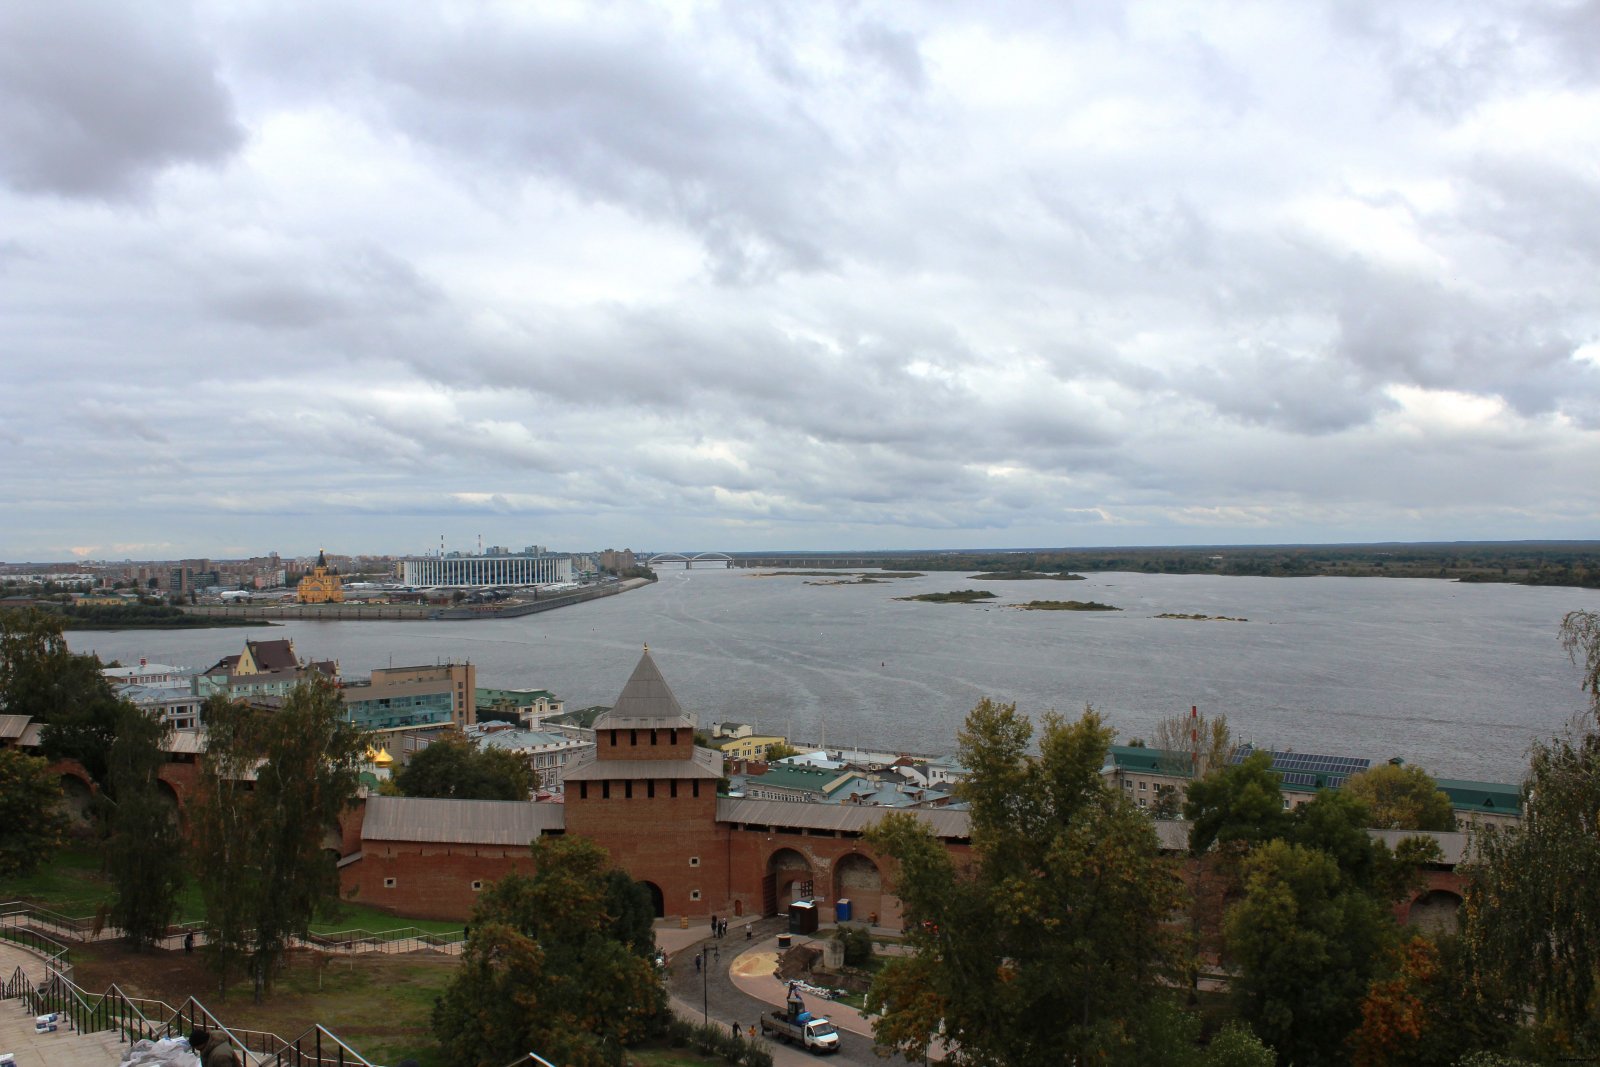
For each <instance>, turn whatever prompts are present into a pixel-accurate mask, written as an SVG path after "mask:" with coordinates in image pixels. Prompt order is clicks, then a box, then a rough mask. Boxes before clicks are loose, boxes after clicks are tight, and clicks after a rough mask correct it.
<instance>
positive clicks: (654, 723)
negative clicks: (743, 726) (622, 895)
mask: <svg viewBox="0 0 1600 1067" xmlns="http://www.w3.org/2000/svg"><path fill="white" fill-rule="evenodd" d="M694 729H695V720H694V718H693V717H692V716H690V715H688V714H686V713H685V712H684V710H683V708H681V707H680V706H679V705H678V700H677V698H676V697H674V696H673V695H672V690H671V689H669V688H668V687H667V683H666V680H665V679H664V678H662V677H661V671H660V670H659V669H658V668H657V667H656V663H655V660H654V659H652V658H651V657H650V648H649V646H648V645H647V646H645V650H644V654H643V655H642V656H641V657H640V658H639V665H638V666H637V667H635V668H634V669H633V675H632V676H631V677H629V679H628V684H627V685H625V686H623V687H622V694H621V695H620V696H619V697H617V702H616V704H615V706H613V707H612V709H611V710H610V711H608V712H607V713H606V714H604V715H602V716H601V717H600V718H599V719H598V720H596V721H595V724H594V732H595V750H594V753H593V755H592V756H589V755H586V756H585V757H584V758H582V759H580V760H579V761H577V762H576V763H575V764H573V765H572V766H570V767H568V769H567V773H566V777H565V781H566V832H567V833H569V834H575V835H580V836H583V837H587V838H589V839H590V840H592V841H594V842H596V843H597V844H599V845H601V846H603V847H604V848H605V849H606V850H607V851H608V852H610V853H611V859H612V862H613V863H616V864H617V865H618V866H620V867H623V868H624V869H626V870H627V871H628V872H629V873H630V874H631V875H633V877H634V878H636V879H639V880H640V881H643V882H645V883H646V884H647V885H648V886H649V888H650V892H651V896H652V897H653V899H654V902H655V905H656V914H657V915H709V914H713V913H718V912H721V911H723V910H725V905H726V902H727V901H728V899H729V898H730V896H731V895H732V894H731V886H730V884H729V877H730V871H729V867H728V859H729V856H728V840H727V836H728V832H727V829H726V828H725V827H722V826H719V825H718V823H717V782H718V781H719V780H720V779H721V778H722V754H721V753H720V752H713V751H711V750H710V749H705V748H696V747H695V744H694Z"/></svg>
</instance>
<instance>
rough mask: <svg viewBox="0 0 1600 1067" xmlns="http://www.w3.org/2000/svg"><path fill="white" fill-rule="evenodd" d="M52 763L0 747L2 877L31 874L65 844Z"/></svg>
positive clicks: (63, 817)
mask: <svg viewBox="0 0 1600 1067" xmlns="http://www.w3.org/2000/svg"><path fill="white" fill-rule="evenodd" d="M60 801H61V783H60V781H59V780H57V778H56V776H55V775H54V774H52V773H50V764H49V761H48V760H44V759H41V758H39V757H38V756H29V755H26V754H25V753H22V752H18V751H17V750H16V749H14V748H0V878H11V877H15V876H16V875H19V874H28V873H30V872H32V871H33V869H34V868H35V867H37V866H38V865H39V863H40V861H42V860H44V859H45V858H46V857H48V856H49V854H50V853H51V852H52V851H53V850H54V849H55V848H56V847H57V846H58V845H60V844H61V840H62V837H63V836H64V835H65V833H66V828H67V820H66V817H65V816H64V815H62V814H61V811H60V809H59V807H58V805H59V803H60Z"/></svg>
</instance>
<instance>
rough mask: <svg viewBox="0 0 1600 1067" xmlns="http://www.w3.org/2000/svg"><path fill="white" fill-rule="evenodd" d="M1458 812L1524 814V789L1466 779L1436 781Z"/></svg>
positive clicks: (1439, 779)
mask: <svg viewBox="0 0 1600 1067" xmlns="http://www.w3.org/2000/svg"><path fill="white" fill-rule="evenodd" d="M1435 782H1436V783H1437V784H1438V786H1439V788H1440V789H1441V790H1443V791H1444V793H1445V794H1446V795H1447V796H1449V798H1450V806H1451V807H1453V808H1455V809H1456V810H1457V811H1481V812H1485V813H1491V814H1499V815H1519V814H1521V813H1522V789H1521V788H1520V787H1519V786H1515V785H1507V784H1505V783H1503V782H1474V781H1470V780H1468V779H1465V778H1438V779H1435Z"/></svg>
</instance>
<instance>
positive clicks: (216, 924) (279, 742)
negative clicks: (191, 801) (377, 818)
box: [191, 677, 366, 999]
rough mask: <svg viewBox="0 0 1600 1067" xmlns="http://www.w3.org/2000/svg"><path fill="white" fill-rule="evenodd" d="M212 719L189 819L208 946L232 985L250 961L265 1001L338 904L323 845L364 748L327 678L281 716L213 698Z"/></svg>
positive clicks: (303, 691)
mask: <svg viewBox="0 0 1600 1067" xmlns="http://www.w3.org/2000/svg"><path fill="white" fill-rule="evenodd" d="M204 714H205V720H206V724H207V727H208V738H209V743H208V747H207V752H206V755H205V757H204V758H203V759H202V761H201V775H200V783H199V788H198V789H197V796H196V802H195V805H194V807H193V809H192V816H191V820H192V823H193V833H192V846H193V855H194V860H193V866H194V869H195V874H196V880H197V881H198V882H199V884H200V891H201V896H202V898H203V899H204V901H205V905H206V923H205V926H206V934H207V946H206V947H207V951H208V952H209V953H210V954H211V957H212V964H213V966H214V968H215V969H216V971H217V973H218V976H219V980H220V981H221V982H222V984H223V987H224V988H226V983H227V976H228V974H229V972H230V970H231V968H232V967H233V966H234V964H236V963H237V962H239V961H240V959H241V957H243V956H245V955H248V957H249V962H250V973H251V976H252V977H253V979H254V981H255V988H256V996H257V998H258V999H259V998H260V996H261V995H262V993H263V992H264V991H265V990H266V989H267V988H269V987H270V986H271V984H272V982H273V980H274V978H275V976H276V971H277V967H278V965H279V963H280V961H281V960H282V957H283V953H284V951H285V950H286V949H287V947H288V944H289V940H290V939H291V938H292V937H296V936H301V937H303V936H305V935H306V933H307V932H308V931H309V928H310V924H311V920H312V918H313V917H314V916H315V915H316V914H317V913H318V911H319V910H325V909H326V908H327V907H328V906H329V905H331V904H333V903H335V902H336V901H337V897H338V886H339V879H338V872H337V871H336V870H335V868H334V859H333V857H332V856H330V855H329V854H328V853H326V852H325V851H324V849H323V839H324V835H325V834H326V833H327V832H328V831H329V830H330V829H333V828H334V827H336V826H337V823H338V818H339V815H340V814H341V812H342V811H343V810H344V809H345V808H346V807H347V806H348V805H349V804H350V803H351V801H352V800H353V798H354V797H355V793H356V789H357V786H358V785H359V768H360V764H361V761H362V759H363V757H364V751H365V745H366V741H365V737H364V735H363V734H362V733H361V731H360V730H358V729H356V727H355V726H354V725H352V724H351V723H350V722H348V721H347V720H346V719H345V716H344V702H343V701H342V700H340V698H339V693H338V690H337V689H335V688H334V687H333V685H332V683H330V682H328V681H327V680H326V679H322V678H320V677H319V678H315V679H312V680H310V681H306V682H302V683H301V684H299V685H297V686H296V687H295V688H294V689H293V690H292V691H291V692H290V694H289V696H288V698H287V699H286V700H285V701H284V704H283V706H282V708H280V709H279V710H277V711H275V712H260V711H256V710H254V709H252V708H250V707H248V706H246V705H242V704H231V703H228V702H227V701H224V700H220V699H214V700H212V701H210V702H208V703H207V705H206V709H205V712H204Z"/></svg>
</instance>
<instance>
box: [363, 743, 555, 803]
mask: <svg viewBox="0 0 1600 1067" xmlns="http://www.w3.org/2000/svg"><path fill="white" fill-rule="evenodd" d="M394 784H395V788H396V789H398V790H399V792H400V793H401V795H403V796H408V797H434V798H439V799H450V800H527V799H528V796H529V794H530V792H531V791H532V789H533V785H534V777H533V770H532V768H530V767H529V766H528V761H527V760H526V759H525V758H523V757H522V756H519V755H518V754H517V753H515V752H511V751H508V750H507V749H503V748H479V747H478V746H476V745H474V744H473V743H472V742H471V741H469V740H467V738H465V737H463V736H462V735H461V734H459V733H451V734H447V735H445V736H444V737H442V738H440V739H439V740H437V741H435V742H433V744H431V745H429V746H428V747H427V748H425V749H423V750H422V751H421V752H418V753H417V754H416V755H414V756H412V757H411V761H410V762H409V763H407V764H406V765H405V767H403V768H402V769H401V770H400V772H399V773H398V774H396V775H395V776H394Z"/></svg>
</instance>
